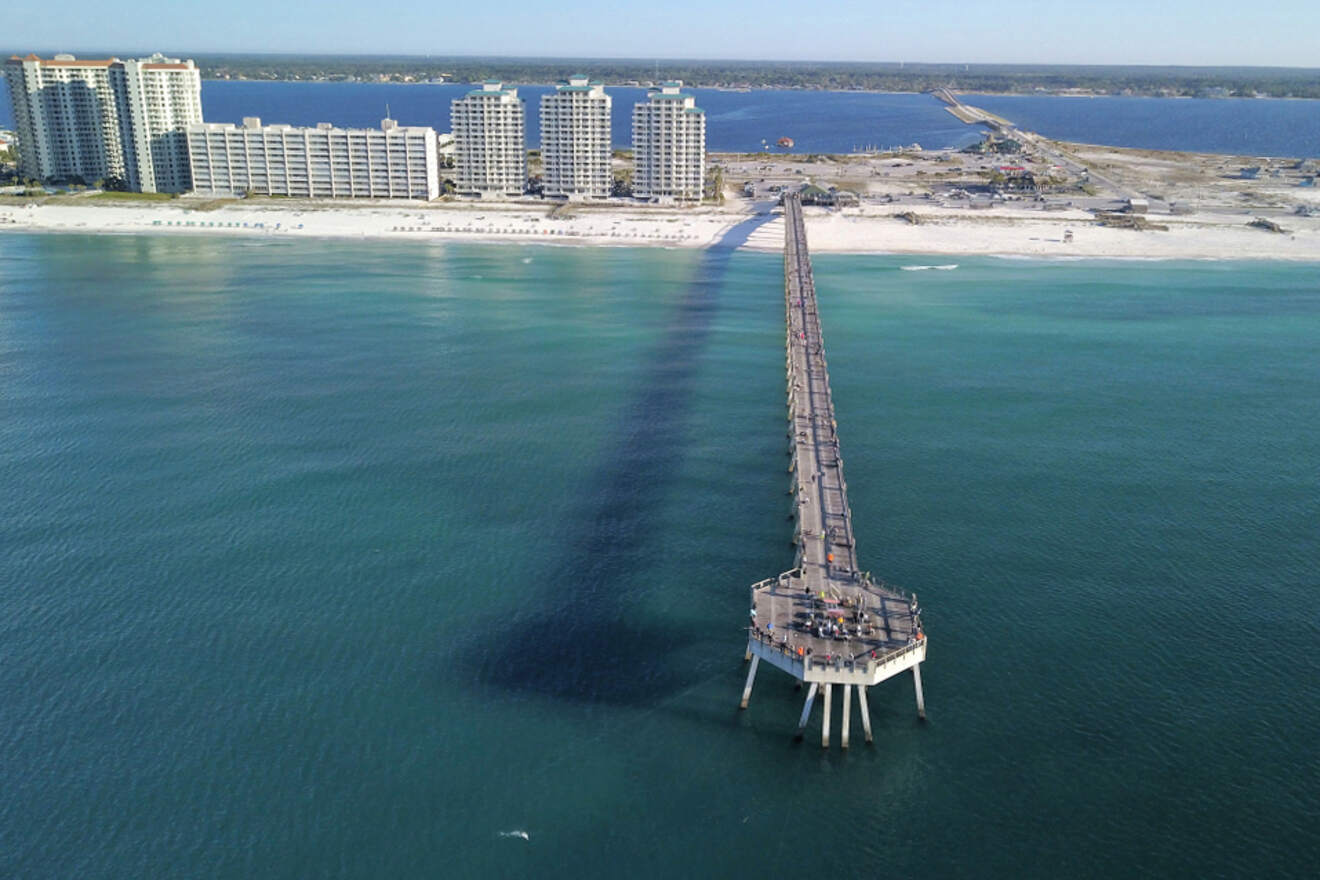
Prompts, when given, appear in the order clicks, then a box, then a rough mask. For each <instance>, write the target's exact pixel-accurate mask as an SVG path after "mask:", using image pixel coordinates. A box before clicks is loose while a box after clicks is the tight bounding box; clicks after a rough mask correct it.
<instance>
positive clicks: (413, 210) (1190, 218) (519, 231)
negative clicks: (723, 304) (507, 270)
mask: <svg viewBox="0 0 1320 880" xmlns="http://www.w3.org/2000/svg"><path fill="white" fill-rule="evenodd" d="M900 215H902V216H900ZM914 219H915V221H916V222H912V221H913V220H914ZM1150 219H1151V221H1152V222H1155V223H1158V224H1159V225H1162V226H1167V227H1168V228H1167V230H1134V229H1125V228H1115V227H1110V226H1103V225H1100V224H1099V222H1098V221H1097V219H1096V218H1095V216H1094V215H1092V214H1091V213H1088V212H1085V211H1082V210H1078V209H1069V210H1058V211H1042V210H1039V209H1033V208H1027V207H1016V206H1014V205H1012V204H1009V205H1005V206H999V207H995V208H989V209H979V210H974V209H968V208H957V207H947V206H942V205H939V204H933V203H932V204H929V205H911V204H909V205H890V206H872V205H866V206H863V207H860V208H844V209H826V208H815V207H813V208H807V209H806V221H807V234H808V238H809V240H810V243H811V249H812V251H813V253H853V254H884V253H893V254H928V255H932V256H937V255H948V256H958V255H978V254H979V255H1022V256H1038V257H1086V258H1106V257H1108V258H1149V259H1266V260H1316V259H1320V217H1303V216H1297V217H1287V218H1283V219H1282V220H1281V221H1280V226H1281V227H1282V228H1283V229H1284V230H1285V231H1284V232H1282V233H1276V232H1270V231H1268V230H1264V229H1260V228H1256V227H1251V226H1249V225H1248V223H1249V222H1250V221H1251V219H1252V215H1251V214H1249V213H1243V212H1241V211H1238V212H1232V213H1230V212H1228V211H1214V210H1207V211H1202V212H1195V213H1189V214H1179V215H1173V216H1165V215H1160V216H1158V217H1154V216H1152V217H1151V218H1150ZM5 230H16V231H28V232H32V231H41V232H79V233H111V234H114V233H118V234H138V233H159V234H168V235H208V236H210V235H220V236H260V237H275V238H309V237H315V238H347V239H393V240H412V241H458V240H461V241H518V242H524V243H528V242H536V243H545V244H556V245H564V244H577V245H593V246H602V245H604V246H609V245H622V246H633V247H636V246H661V247H688V248H704V247H711V246H715V245H719V244H721V243H723V244H724V245H728V246H737V247H743V248H748V249H752V250H767V251H769V250H778V249H780V248H782V247H783V222H782V219H781V218H780V215H779V209H777V208H773V207H772V206H771V205H770V204H769V203H761V204H760V205H759V206H756V207H748V205H747V204H746V203H745V202H740V203H738V204H737V205H736V206H734V207H727V208H717V207H700V208H670V209H662V208H646V207H641V206H638V207H633V206H627V205H607V206H601V205H581V206H579V205H568V206H558V207H551V206H546V205H541V204H536V203H505V204H485V205H483V204H477V203H463V202H459V203H415V202H372V203H349V202H344V201H337V202H325V201H320V202H317V201H299V200H292V199H281V200H273V199H270V200H258V199H249V200H241V201H234V202H228V203H225V204H222V205H220V206H218V207H217V206H215V203H214V202H213V201H207V200H203V199H196V198H188V197H185V198H181V199H177V200H170V201H167V202H140V203H122V202H119V201H112V200H100V199H96V198H93V197H83V198H78V197H67V196H66V197H59V198H53V199H46V200H44V201H39V200H29V201H26V202H25V201H22V200H11V201H9V202H8V203H4V204H0V231H5ZM1067 233H1071V235H1070V236H1069V235H1067Z"/></svg>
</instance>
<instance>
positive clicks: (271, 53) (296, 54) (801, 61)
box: [0, 48, 1320, 72]
mask: <svg viewBox="0 0 1320 880" xmlns="http://www.w3.org/2000/svg"><path fill="white" fill-rule="evenodd" d="M45 51H48V52H49V53H50V55H52V56H53V55H55V54H61V53H64V54H77V53H88V55H87V57H89V58H90V57H92V56H93V55H103V56H105V57H110V56H113V55H125V56H127V55H138V54H145V55H148V56H149V55H151V54H152V53H153V52H161V53H162V54H165V55H177V56H180V57H182V56H184V55H188V54H192V55H201V56H206V55H222V56H223V55H230V56H235V57H245V58H262V57H269V58H307V57H319V58H357V59H372V58H376V59H381V60H385V59H407V60H414V59H415V60H425V61H431V60H435V61H517V62H555V63H557V62H565V61H578V62H582V61H594V62H614V63H625V62H634V63H637V64H650V65H655V64H666V63H670V64H672V63H702V64H729V63H733V64H763V65H769V66H794V65H826V66H828V65H877V66H884V67H896V68H899V69H902V68H903V67H906V66H907V65H912V66H915V67H972V66H976V67H1009V68H1043V67H1089V68H1152V69H1157V70H1217V69H1237V70H1296V71H1316V72H1320V67H1302V66H1297V65H1264V64H1232V63H1226V64H1154V63H1149V62H1141V63H1118V62H1087V61H1070V62H1060V61H1024V62H1016V61H914V60H907V59H904V60H891V61H878V60H859V59H835V60H828V61H827V60H821V59H805V58H794V59H770V58H698V57H685V56H668V57H665V56H660V57H646V56H633V55H595V56H593V55H463V54H412V53H399V52H394V53H390V52H338V51H326V50H314V51H292V50H285V49H267V50H261V51H251V50H233V49H190V50H186V51H179V50H170V51H168V52H166V51H162V50H161V49H160V48H153V49H140V50H118V51H116V52H110V53H105V52H102V51H100V49H86V48H72V49H47V50H43V51H42V52H38V51H37V50H35V49H28V50H26V51H19V50H9V51H5V52H0V55H2V56H3V57H4V58H6V59H7V58H9V57H11V56H18V57H20V58H21V57H23V56H25V55H27V54H29V53H31V54H36V55H42V54H43V52H45Z"/></svg>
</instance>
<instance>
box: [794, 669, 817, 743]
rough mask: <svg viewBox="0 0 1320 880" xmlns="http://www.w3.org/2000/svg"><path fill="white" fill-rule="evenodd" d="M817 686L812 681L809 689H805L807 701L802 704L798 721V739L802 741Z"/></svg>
mask: <svg viewBox="0 0 1320 880" xmlns="http://www.w3.org/2000/svg"><path fill="white" fill-rule="evenodd" d="M819 686H820V685H819V684H817V683H816V682H814V681H813V682H812V683H811V687H809V688H807V699H806V702H804V703H803V704H802V717H801V718H800V719H798V729H797V738H798V739H802V734H803V733H804V732H805V731H806V729H807V722H808V721H809V720H811V704H812V703H814V702H815V701H816V688H818V687H819Z"/></svg>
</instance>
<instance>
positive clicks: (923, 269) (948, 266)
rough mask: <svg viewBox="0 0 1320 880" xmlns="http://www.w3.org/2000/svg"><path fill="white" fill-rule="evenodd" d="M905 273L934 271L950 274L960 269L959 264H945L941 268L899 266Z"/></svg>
mask: <svg viewBox="0 0 1320 880" xmlns="http://www.w3.org/2000/svg"><path fill="white" fill-rule="evenodd" d="M898 268H900V269H902V270H903V271H904V272H926V271H929V270H931V269H934V270H936V271H939V272H949V271H951V270H953V269H957V268H958V264H957V263H945V264H943V265H941V266H899V267H898Z"/></svg>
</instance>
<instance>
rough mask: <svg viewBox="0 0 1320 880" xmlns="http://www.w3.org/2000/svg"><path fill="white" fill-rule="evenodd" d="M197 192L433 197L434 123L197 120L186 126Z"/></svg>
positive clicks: (436, 188) (436, 178)
mask: <svg viewBox="0 0 1320 880" xmlns="http://www.w3.org/2000/svg"><path fill="white" fill-rule="evenodd" d="M186 136H187V148H188V155H189V157H190V160H191V168H190V172H191V177H192V182H193V189H194V191H196V192H198V193H201V194H205V195H224V196H228V195H242V194H244V193H254V194H259V195H271V196H297V197H302V198H325V199H340V198H372V199H385V198H393V199H434V198H436V197H437V196H439V195H440V171H439V162H438V160H437V155H436V153H437V150H436V134H435V129H433V128H424V127H419V126H400V125H399V124H398V123H396V122H395V121H394V120H393V119H385V120H382V122H381V127H380V128H379V129H366V128H334V127H333V126H331V125H330V124H329V123H321V124H320V125H318V126H316V127H315V128H300V127H295V126H292V125H262V124H261V120H260V119H257V118H255V117H248V118H246V119H244V120H243V124H242V125H241V126H238V125H222V124H218V123H200V124H197V125H190V126H188V128H187V132H186Z"/></svg>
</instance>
